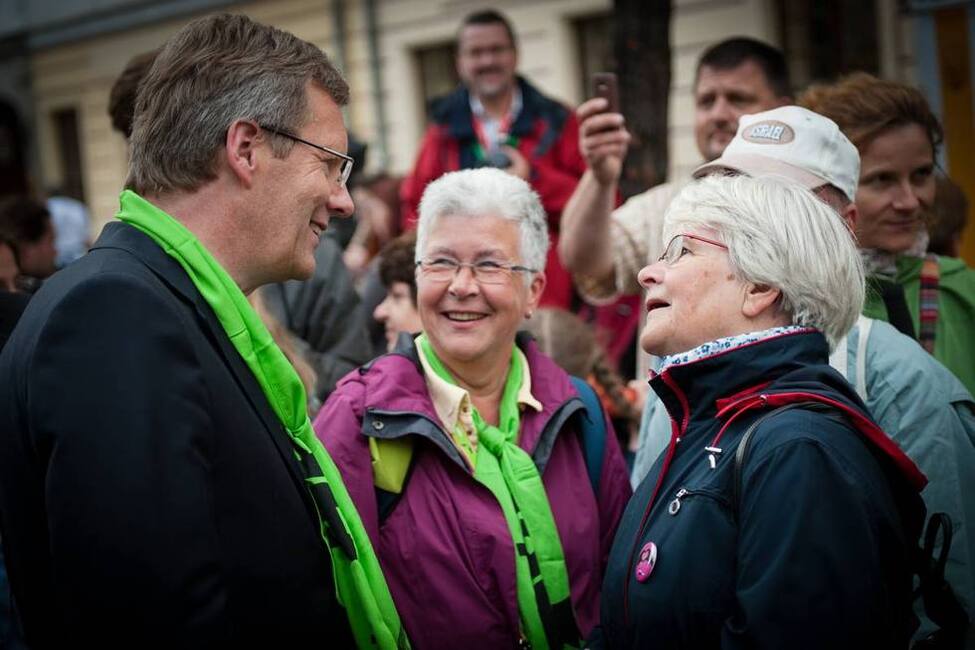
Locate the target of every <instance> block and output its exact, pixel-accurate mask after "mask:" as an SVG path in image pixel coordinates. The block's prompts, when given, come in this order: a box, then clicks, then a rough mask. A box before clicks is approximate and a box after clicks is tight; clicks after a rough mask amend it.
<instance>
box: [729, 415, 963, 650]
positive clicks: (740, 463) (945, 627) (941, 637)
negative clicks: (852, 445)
mask: <svg viewBox="0 0 975 650" xmlns="http://www.w3.org/2000/svg"><path fill="white" fill-rule="evenodd" d="M795 408H803V409H807V410H812V411H819V412H822V413H826V414H827V415H828V417H832V418H837V419H839V418H843V419H845V416H844V415H843V414H842V412H841V411H839V410H838V409H836V408H834V407H832V406H830V405H828V404H823V403H822V402H812V401H804V402H794V403H792V404H786V405H785V406H780V407H779V408H777V409H774V410H772V411H769V412H768V413H765V414H764V415H762V416H761V417H759V418H758V419H757V420H755V421H754V422H753V423H752V424H751V425H750V426H749V427H748V429H747V430H746V431H745V433H744V434H743V435H742V437H741V440H740V441H739V443H738V448H737V449H735V464H734V475H733V478H732V486H731V490H732V499H733V500H732V516H733V517H734V521H735V524H736V525H737V524H738V517H739V508H740V507H741V490H742V480H743V474H744V467H745V463H746V462H747V460H748V450H749V443H750V442H751V438H752V434H753V433H754V432H755V429H757V428H758V426H759V425H760V424H762V423H763V422H764V421H765V420H767V419H769V418H771V417H772V416H773V415H775V414H776V413H781V412H782V411H787V410H790V409H795ZM939 532H941V534H942V543H941V549H940V551H939V553H938V556H937V558H935V555H934V545H935V543H936V541H937V538H938V533H939ZM951 537H952V525H951V519H950V518H949V517H948V515H947V514H945V513H943V512H936V513H934V514H933V515H931V519H930V520H929V521H928V524H927V529H926V530H925V533H924V546H923V547H920V546H918V545H917V541H916V540H910V541H909V544H911V545H912V546H913V548H914V566H913V567H912V572H913V573H915V574H917V576H918V577H919V578H920V582H919V586H918V588H917V590H916V591H915V592H914V600H917V599H918V598H922V599H923V602H924V611H925V612H926V613H927V615H928V617H929V618H930V619H931V621H932V622H933V623H934V624H935V625H937V626H938V628H939V629H938V630H937V631H935V632H933V633H932V634H931V635H930V636H928V637H927V638H925V639H921V640H919V641H917V643H915V644H914V645H913V650H941V649H943V648H962V647H963V644H964V642H965V635H966V633H967V630H968V626H969V618H968V615H967V614H966V613H965V610H964V608H963V607H962V606H961V604H960V603H959V602H958V597H957V596H956V595H955V593H954V591H952V589H951V585H949V584H948V582H947V580H945V564H946V563H947V561H948V552H949V551H950V549H951Z"/></svg>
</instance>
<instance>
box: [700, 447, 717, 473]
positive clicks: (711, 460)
mask: <svg viewBox="0 0 975 650" xmlns="http://www.w3.org/2000/svg"><path fill="white" fill-rule="evenodd" d="M704 451H706V452H708V464H709V465H710V466H711V469H714V468H715V467H717V464H718V460H717V458H715V456H716V455H717V454H720V453H721V448H720V447H705V448H704Z"/></svg>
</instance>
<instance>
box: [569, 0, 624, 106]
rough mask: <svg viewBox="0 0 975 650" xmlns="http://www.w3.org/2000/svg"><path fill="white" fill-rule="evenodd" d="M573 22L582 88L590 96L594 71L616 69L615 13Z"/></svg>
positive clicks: (584, 94)
mask: <svg viewBox="0 0 975 650" xmlns="http://www.w3.org/2000/svg"><path fill="white" fill-rule="evenodd" d="M572 22H573V25H572V26H573V28H574V31H575V36H576V43H578V44H579V74H580V77H579V82H580V83H581V86H580V88H582V96H583V97H589V96H590V94H591V90H590V89H591V88H592V73H594V72H603V71H608V72H612V71H615V70H616V58H615V56H614V53H613V15H612V14H597V15H594V16H584V17H582V18H577V19H575V20H574V21H572Z"/></svg>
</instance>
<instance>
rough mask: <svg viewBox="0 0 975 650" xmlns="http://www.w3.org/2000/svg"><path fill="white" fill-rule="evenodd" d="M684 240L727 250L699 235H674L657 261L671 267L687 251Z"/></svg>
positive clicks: (723, 246) (725, 246)
mask: <svg viewBox="0 0 975 650" xmlns="http://www.w3.org/2000/svg"><path fill="white" fill-rule="evenodd" d="M684 239H694V240H697V241H702V242H704V243H705V244H711V245H712V246H717V247H718V248H723V249H725V250H728V246H727V245H725V244H722V243H721V242H719V241H715V240H713V239H708V238H707V237H701V236H700V235H691V234H688V233H686V232H685V233H681V234H679V235H674V236H673V237H672V238H671V240H670V242H668V244H667V248H665V249H664V252H663V254H661V255H660V257H658V258H657V261H658V262H663V263H664V264H666V265H667V266H673V265H674V264H675V263H676V262H677V260H679V259H680V258H682V257H683V256H684V253H685V252H686V251H687V249H686V248H685V247H684Z"/></svg>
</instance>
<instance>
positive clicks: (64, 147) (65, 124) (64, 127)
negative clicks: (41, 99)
mask: <svg viewBox="0 0 975 650" xmlns="http://www.w3.org/2000/svg"><path fill="white" fill-rule="evenodd" d="M51 120H52V121H53V122H54V137H55V138H56V140H55V141H56V143H57V147H58V153H59V155H60V157H61V183H60V187H59V189H60V190H61V193H62V194H63V195H64V196H70V197H71V198H73V199H77V200H79V201H84V200H85V188H84V183H83V181H82V176H81V140H80V138H79V137H78V111H77V110H76V109H74V108H65V109H61V110H58V111H54V112H53V113H52V114H51Z"/></svg>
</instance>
